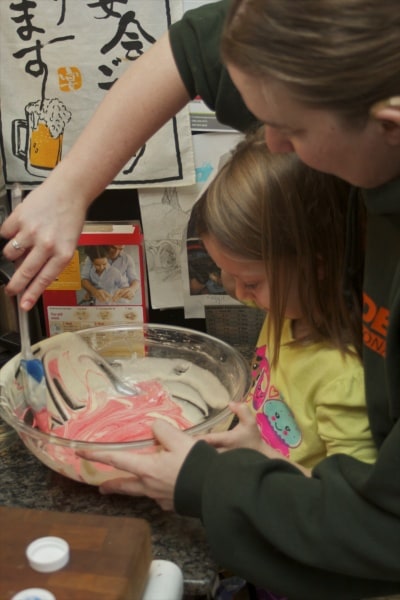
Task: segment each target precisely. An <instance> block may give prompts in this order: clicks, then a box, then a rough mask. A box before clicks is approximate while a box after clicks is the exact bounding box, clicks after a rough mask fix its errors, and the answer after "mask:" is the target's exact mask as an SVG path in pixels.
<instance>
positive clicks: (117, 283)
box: [77, 245, 140, 306]
mask: <svg viewBox="0 0 400 600" xmlns="http://www.w3.org/2000/svg"><path fill="white" fill-rule="evenodd" d="M130 249H131V248H130ZM82 250H83V253H84V254H83V262H81V268H80V270H81V283H82V290H84V292H85V293H84V294H83V297H82V290H79V292H77V294H79V296H80V299H79V300H78V303H79V304H80V305H90V306H92V305H101V304H131V303H132V300H133V298H134V296H135V294H136V292H137V291H138V290H139V288H140V280H139V278H138V276H137V273H136V267H135V263H134V260H133V258H132V256H131V255H130V254H128V252H127V251H126V249H125V246H124V245H102V246H84V247H83V249H82Z"/></svg>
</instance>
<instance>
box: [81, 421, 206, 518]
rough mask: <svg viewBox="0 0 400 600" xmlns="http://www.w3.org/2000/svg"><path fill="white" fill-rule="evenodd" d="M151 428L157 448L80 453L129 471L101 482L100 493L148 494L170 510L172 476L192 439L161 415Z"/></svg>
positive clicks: (173, 478) (191, 444)
mask: <svg viewBox="0 0 400 600" xmlns="http://www.w3.org/2000/svg"><path fill="white" fill-rule="evenodd" d="M153 432H154V436H155V438H156V439H157V441H158V442H159V444H160V446H161V449H160V450H159V451H158V452H153V453H151V454H139V453H135V454H132V453H130V452H129V450H126V451H124V452H114V453H112V454H111V453H110V454H108V453H107V452H106V451H104V452H96V453H94V452H91V453H84V454H82V453H81V456H84V458H86V459H88V460H93V461H97V462H101V463H104V464H106V465H111V466H113V467H116V468H117V469H122V470H123V471H128V472H129V473H130V474H131V475H132V476H131V477H127V478H122V477H121V478H118V479H112V480H110V481H107V482H105V483H103V484H102V485H101V486H100V488H99V490H100V492H101V493H102V494H112V493H117V494H126V495H128V496H148V497H149V498H153V500H155V501H156V502H157V503H158V504H159V505H160V506H161V508H163V509H164V510H173V508H174V504H173V502H174V489H175V484H176V480H177V477H178V474H179V471H180V469H181V467H182V464H183V462H184V460H185V458H186V456H187V455H188V453H189V451H190V450H191V448H192V446H194V444H195V443H196V440H195V439H194V438H192V437H191V436H189V435H188V434H186V433H184V432H183V431H180V430H179V429H177V428H176V427H174V426H173V425H171V424H170V423H167V422H166V421H163V420H162V419H159V420H157V421H155V422H154V425H153Z"/></svg>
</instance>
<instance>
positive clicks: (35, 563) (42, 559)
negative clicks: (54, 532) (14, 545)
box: [26, 536, 69, 573]
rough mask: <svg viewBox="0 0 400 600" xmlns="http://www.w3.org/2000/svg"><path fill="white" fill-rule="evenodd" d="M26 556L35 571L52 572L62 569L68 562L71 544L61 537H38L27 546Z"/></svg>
mask: <svg viewBox="0 0 400 600" xmlns="http://www.w3.org/2000/svg"><path fill="white" fill-rule="evenodd" d="M26 557H27V559H28V561H29V564H30V566H31V567H32V569H34V570H35V571H39V572H40V573H51V572H52V571H58V570H59V569H62V568H63V567H65V565H66V564H67V563H68V561H69V545H68V542H66V541H65V540H63V539H62V538H60V537H55V536H47V537H42V538H38V539H37V540H34V541H33V542H31V543H30V544H29V546H28V547H27V549H26Z"/></svg>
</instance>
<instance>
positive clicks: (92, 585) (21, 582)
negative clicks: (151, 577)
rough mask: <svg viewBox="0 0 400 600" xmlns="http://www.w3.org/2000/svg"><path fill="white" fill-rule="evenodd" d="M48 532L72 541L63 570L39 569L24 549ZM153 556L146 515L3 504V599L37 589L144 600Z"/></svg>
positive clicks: (62, 599) (78, 599)
mask: <svg viewBox="0 0 400 600" xmlns="http://www.w3.org/2000/svg"><path fill="white" fill-rule="evenodd" d="M47 535H55V536H59V537H62V538H64V539H65V540H66V541H67V542H68V543H69V546H70V560H69V563H68V564H67V565H66V566H65V567H64V568H63V569H61V570H59V571H56V572H54V573H38V572H36V571H34V570H33V569H32V568H31V567H30V565H29V563H28V560H27V558H26V555H25V549H26V547H27V546H28V544H29V543H30V542H32V541H33V540H34V539H36V538H39V537H43V536H47ZM151 560H152V556H151V531H150V526H149V524H148V522H147V521H145V520H144V519H135V518H129V517H106V516H101V515H92V514H84V513H61V512H54V511H43V510H30V509H24V508H8V507H4V506H1V507H0V598H1V600H9V599H10V598H12V596H13V595H14V594H16V593H17V592H19V591H20V590H22V589H25V588H34V587H39V588H45V589H48V590H49V591H50V592H52V593H53V594H54V595H55V597H56V599H57V600H140V598H141V597H142V592H143V589H144V586H145V583H146V580H147V575H148V572H149V568H150V564H151Z"/></svg>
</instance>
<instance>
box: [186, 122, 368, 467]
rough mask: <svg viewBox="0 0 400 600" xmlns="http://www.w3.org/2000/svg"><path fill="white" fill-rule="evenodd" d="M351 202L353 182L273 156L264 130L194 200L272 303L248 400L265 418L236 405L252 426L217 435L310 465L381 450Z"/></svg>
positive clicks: (264, 303)
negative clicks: (355, 275)
mask: <svg viewBox="0 0 400 600" xmlns="http://www.w3.org/2000/svg"><path fill="white" fill-rule="evenodd" d="M353 201H354V202H357V198H354V199H353ZM348 202H349V198H348V186H347V185H346V184H344V183H342V182H339V181H338V180H337V179H336V178H332V177H330V176H327V175H323V174H321V173H317V172H316V171H313V170H312V169H310V168H308V167H306V166H304V165H303V164H302V163H301V162H300V161H299V160H298V159H297V158H296V156H295V155H273V154H270V153H269V152H268V150H267V148H266V145H265V141H264V128H260V129H259V130H258V131H257V132H256V133H255V134H251V135H249V136H247V138H246V139H245V140H244V141H243V142H241V143H240V144H239V145H238V147H237V148H236V150H235V152H234V153H233V154H232V155H231V157H230V159H229V160H228V162H227V163H226V164H225V165H224V166H223V167H222V169H221V170H220V172H219V173H218V174H217V176H216V178H215V179H214V180H213V181H212V182H211V184H210V186H209V187H208V189H207V191H206V192H205V193H204V194H203V196H202V197H201V198H200V200H199V201H198V202H197V203H196V205H195V206H194V209H193V218H194V221H195V224H196V229H197V233H198V235H199V236H200V237H201V238H202V241H203V243H204V245H205V247H206V249H207V251H208V253H209V255H210V256H211V257H212V259H213V260H214V261H215V263H216V264H217V265H218V266H219V267H220V269H221V271H222V275H223V277H224V279H225V281H227V278H229V279H230V281H231V284H232V287H233V290H234V295H235V296H236V297H237V298H238V299H239V300H241V301H243V302H250V303H253V304H255V305H256V306H258V307H259V308H262V309H265V310H266V311H267V316H266V319H265V322H264V325H263V327H262V329H261V332H260V335H259V339H258V342H257V349H256V352H255V355H254V360H253V365H252V376H253V382H252V388H251V391H250V393H249V395H248V398H247V402H248V405H249V406H250V407H251V408H252V410H253V411H254V412H255V415H256V418H255V420H254V418H252V417H251V416H250V414H247V411H246V410H245V408H246V407H243V406H237V405H233V406H232V410H234V411H235V412H236V413H237V414H238V416H239V419H240V424H239V425H238V426H237V427H235V428H234V429H233V430H232V431H229V432H226V433H218V434H210V435H208V436H206V438H205V439H206V441H208V442H209V443H212V444H213V445H216V446H218V447H223V448H225V449H227V448H234V447H249V448H254V449H257V450H260V451H262V452H264V453H266V454H267V455H268V456H274V455H275V453H273V452H272V453H271V450H270V448H272V449H274V450H276V451H277V455H278V456H279V455H282V456H283V457H285V458H287V459H290V460H291V461H293V462H296V463H298V464H299V465H301V466H302V467H305V472H307V471H308V469H309V468H311V467H313V466H314V465H315V464H317V463H318V462H319V461H320V460H322V459H323V458H325V457H326V456H329V455H331V454H335V453H338V452H343V453H346V454H350V455H352V456H356V457H357V458H359V459H360V460H363V461H366V462H372V461H373V460H374V459H375V445H374V442H373V441H372V437H371V433H370V430H369V425H368V417H367V411H366V406H365V394H364V381H363V369H362V365H361V362H360V359H359V356H358V353H359V352H360V347H361V327H360V323H361V316H360V311H359V299H358V298H357V290H356V289H354V285H353V284H351V282H349V283H348V285H349V286H350V287H349V288H348V289H347V290H346V293H344V288H343V286H344V273H345V250H344V249H345V229H346V228H345V221H346V212H347V206H348ZM360 228H361V223H360ZM360 233H361V231H360ZM360 257H361V252H360ZM350 298H351V301H350V300H349V299H350ZM255 422H256V423H257V426H258V428H259V430H260V432H261V436H262V437H260V436H259V435H257V427H256V425H255ZM265 442H266V443H265ZM278 453H279V454H278Z"/></svg>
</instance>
